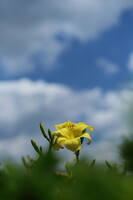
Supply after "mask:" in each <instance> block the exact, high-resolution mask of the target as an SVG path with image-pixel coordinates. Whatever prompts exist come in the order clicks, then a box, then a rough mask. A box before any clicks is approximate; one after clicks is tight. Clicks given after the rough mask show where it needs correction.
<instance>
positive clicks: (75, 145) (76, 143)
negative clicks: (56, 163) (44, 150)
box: [64, 137, 82, 152]
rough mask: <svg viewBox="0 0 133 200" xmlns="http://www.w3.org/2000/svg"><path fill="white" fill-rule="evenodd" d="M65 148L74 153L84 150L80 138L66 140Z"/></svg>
mask: <svg viewBox="0 0 133 200" xmlns="http://www.w3.org/2000/svg"><path fill="white" fill-rule="evenodd" d="M64 145H65V147H66V148H67V149H69V150H71V151H73V152H76V151H78V150H80V149H82V146H81V141H80V137H77V138H74V139H72V140H66V141H65V143H64Z"/></svg>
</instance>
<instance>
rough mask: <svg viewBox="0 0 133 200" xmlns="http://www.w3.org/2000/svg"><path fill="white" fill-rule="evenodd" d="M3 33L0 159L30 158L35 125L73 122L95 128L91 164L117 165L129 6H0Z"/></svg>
mask: <svg viewBox="0 0 133 200" xmlns="http://www.w3.org/2000/svg"><path fill="white" fill-rule="evenodd" d="M0 27H1V33H0V96H1V100H0V108H1V116H0V132H1V135H0V150H1V152H2V153H1V155H2V154H3V152H6V154H11V155H12V156H14V157H18V156H19V154H21V155H22V154H28V153H29V152H31V149H30V147H29V145H30V144H29V141H30V139H31V137H32V138H35V139H37V140H38V141H39V142H42V138H41V136H38V131H39V130H38V123H39V122H40V121H42V122H43V123H45V125H46V127H47V128H49V127H50V128H53V126H54V124H57V123H61V122H64V121H66V120H71V121H74V122H79V121H85V122H87V123H89V124H91V125H94V126H95V132H94V134H93V136H92V137H93V141H94V143H93V144H92V147H91V148H90V153H91V155H92V156H94V157H96V158H97V159H99V160H104V159H106V157H108V158H109V159H112V160H115V159H116V151H115V150H112V149H113V145H116V144H118V143H119V141H120V137H121V136H122V135H123V134H124V132H126V130H127V124H124V123H123V121H124V119H123V118H122V117H121V116H123V115H125V116H126V115H127V107H126V105H127V102H128V103H129V102H130V101H131V99H132V96H133V92H132V90H131V89H130V88H129V85H130V86H132V82H133V81H132V77H133V37H132V36H133V1H132V0H122V1H121V0H118V1H117V2H116V1H115V0H112V1H109V0H107V1H106V3H105V1H103V0H95V1H94V0H89V1H86V0H82V1H81V0H75V1H73V2H71V1H68V4H67V5H64V3H63V0H62V1H61V0H51V1H49V2H48V1H45V0H39V1H38V2H36V1H34V2H32V3H31V1H28V2H27V1H23V2H21V1H17V0H13V2H12V5H10V2H9V0H7V1H6V2H5V1H4V0H2V1H1V2H0ZM125 102H126V103H125ZM53 130H54V128H53ZM114 138H115V139H114ZM114 140H115V142H114ZM5 146H6V147H5ZM7 146H8V148H7ZM18 147H19V151H16V149H17V148H18ZM85 151H86V148H85Z"/></svg>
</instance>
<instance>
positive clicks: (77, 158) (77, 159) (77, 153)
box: [75, 150, 79, 164]
mask: <svg viewBox="0 0 133 200" xmlns="http://www.w3.org/2000/svg"><path fill="white" fill-rule="evenodd" d="M75 155H76V162H77V164H78V163H79V150H78V151H76V152H75Z"/></svg>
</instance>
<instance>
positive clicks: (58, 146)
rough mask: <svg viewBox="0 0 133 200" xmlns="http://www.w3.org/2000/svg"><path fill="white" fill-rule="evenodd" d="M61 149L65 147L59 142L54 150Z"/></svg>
mask: <svg viewBox="0 0 133 200" xmlns="http://www.w3.org/2000/svg"><path fill="white" fill-rule="evenodd" d="M60 149H64V147H62V146H60V145H59V144H55V145H54V150H56V151H58V150H60Z"/></svg>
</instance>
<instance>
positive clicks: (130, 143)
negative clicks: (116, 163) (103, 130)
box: [119, 135, 133, 172]
mask: <svg viewBox="0 0 133 200" xmlns="http://www.w3.org/2000/svg"><path fill="white" fill-rule="evenodd" d="M119 152H120V156H121V158H122V159H123V160H124V161H125V162H126V163H127V165H128V171H130V172H133V135H130V136H128V137H126V138H123V141H122V143H121V145H120V147H119Z"/></svg>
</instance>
